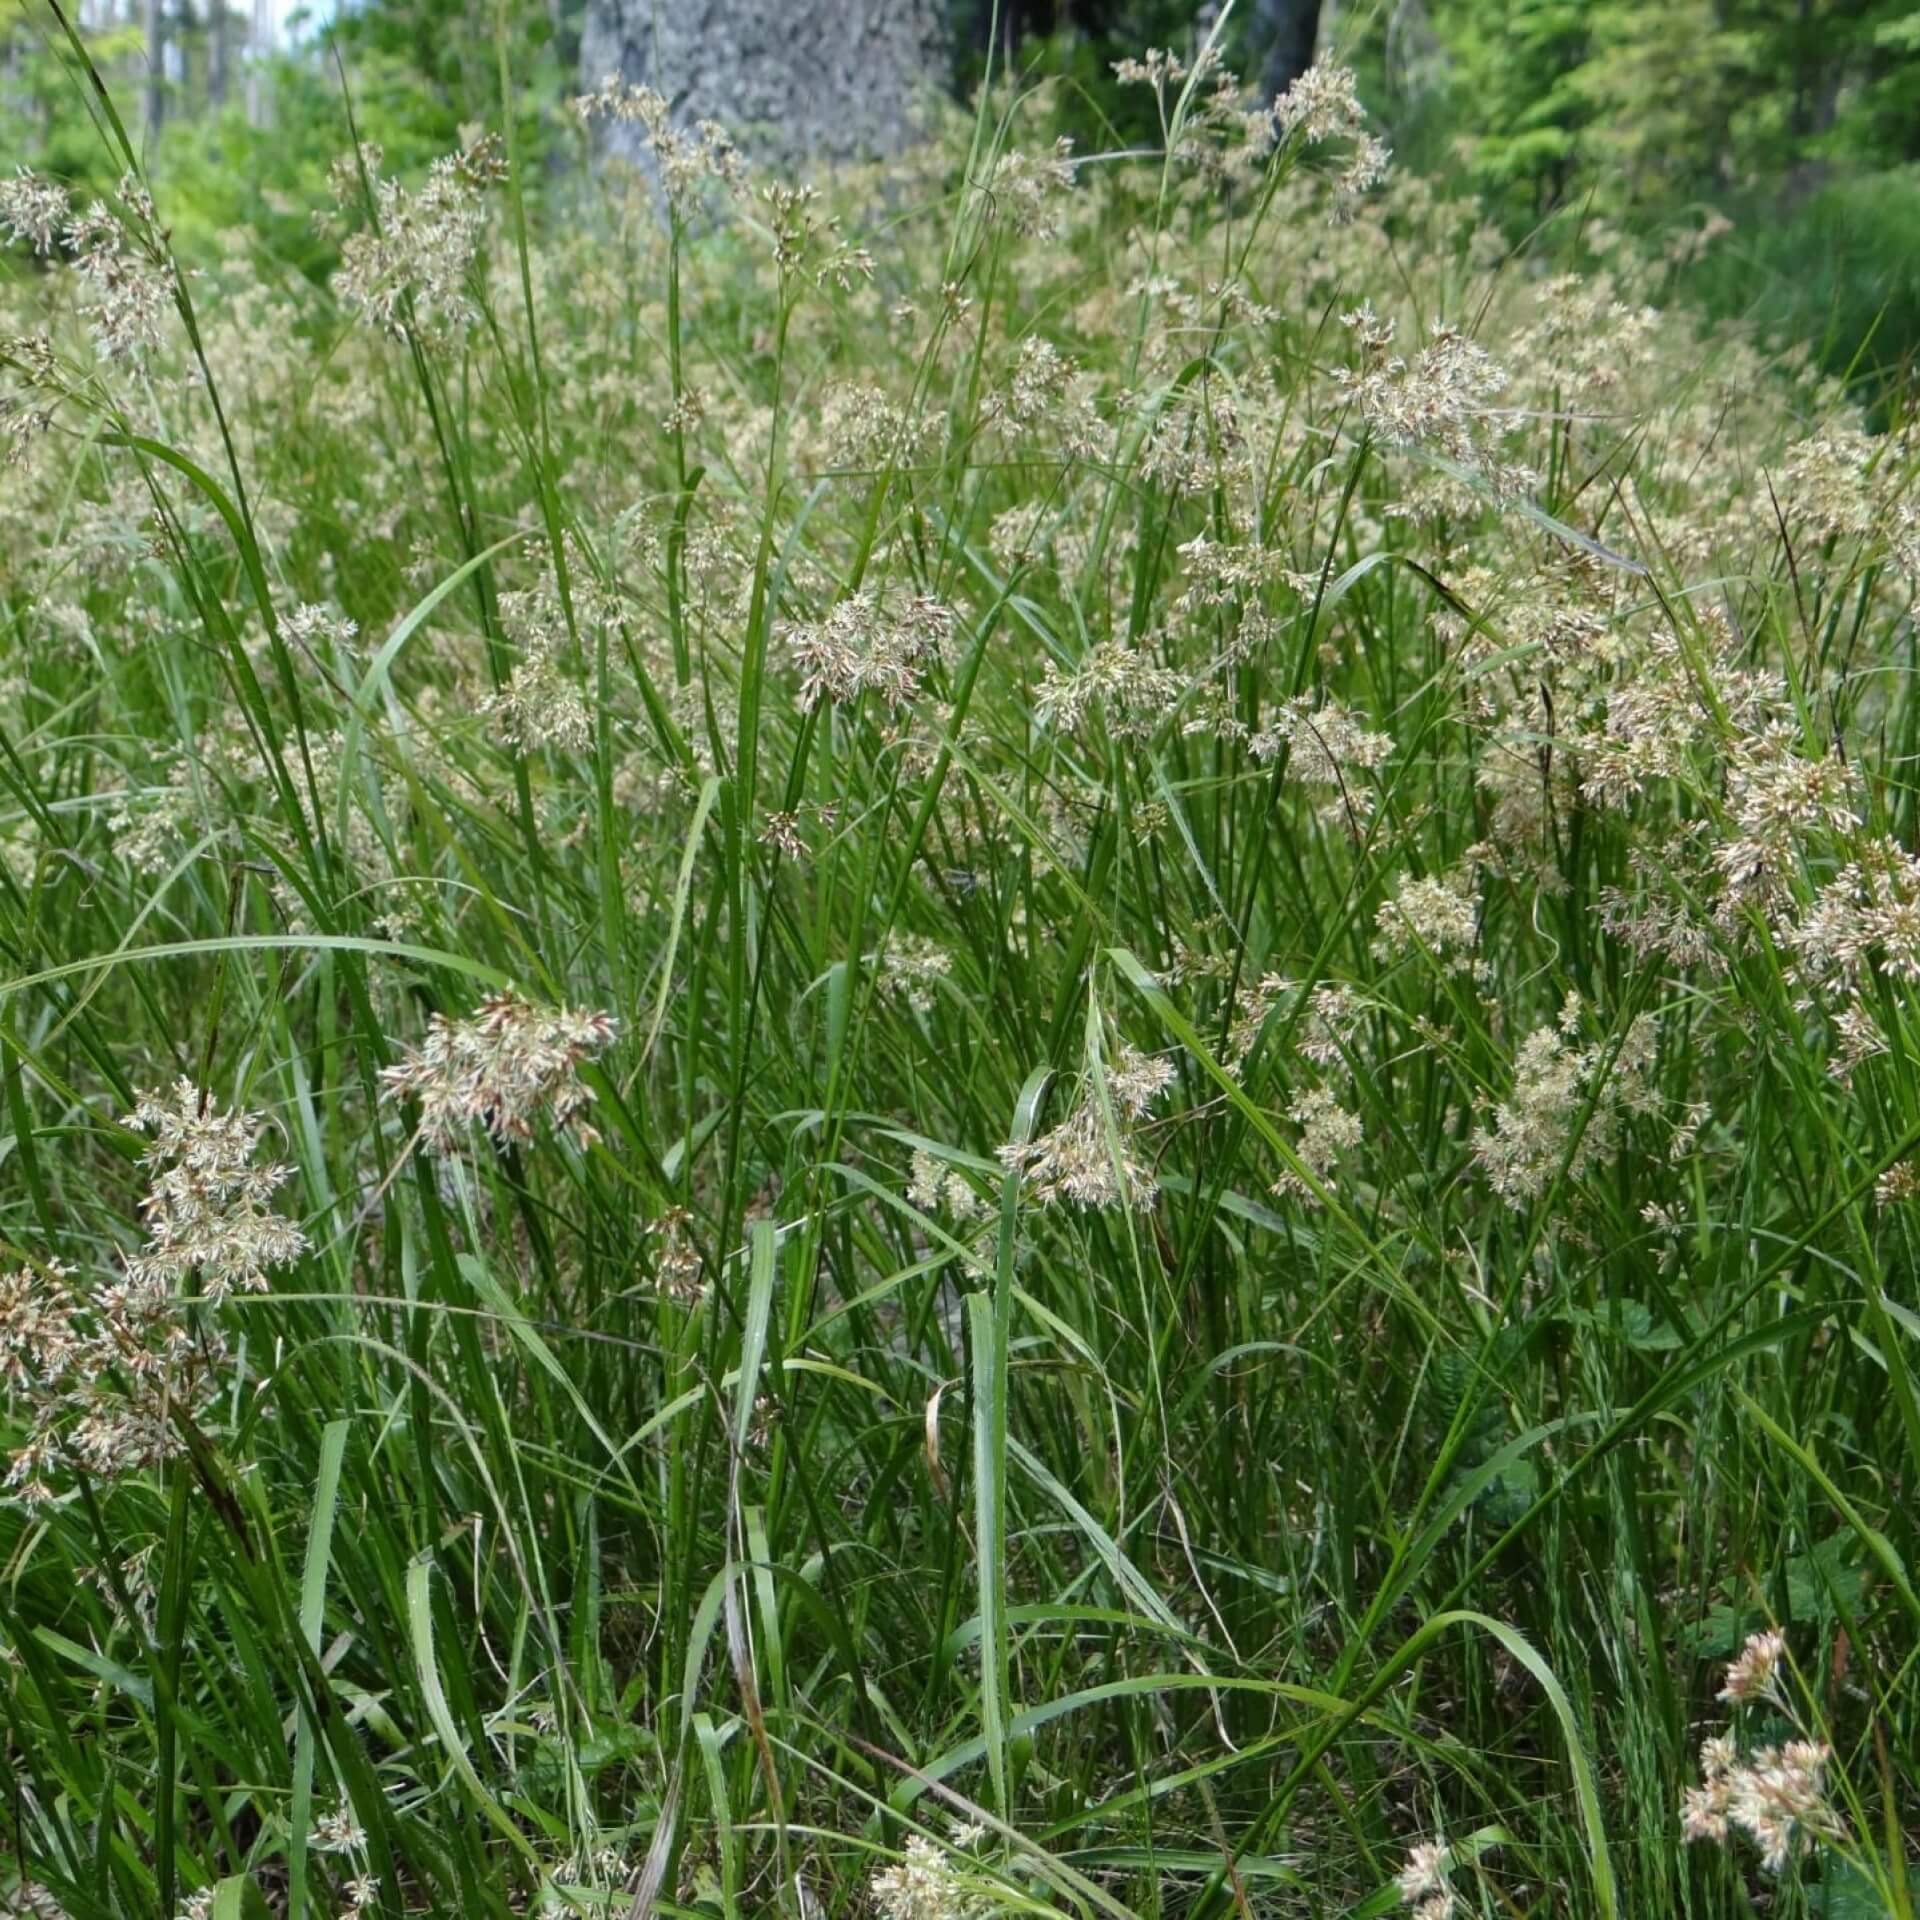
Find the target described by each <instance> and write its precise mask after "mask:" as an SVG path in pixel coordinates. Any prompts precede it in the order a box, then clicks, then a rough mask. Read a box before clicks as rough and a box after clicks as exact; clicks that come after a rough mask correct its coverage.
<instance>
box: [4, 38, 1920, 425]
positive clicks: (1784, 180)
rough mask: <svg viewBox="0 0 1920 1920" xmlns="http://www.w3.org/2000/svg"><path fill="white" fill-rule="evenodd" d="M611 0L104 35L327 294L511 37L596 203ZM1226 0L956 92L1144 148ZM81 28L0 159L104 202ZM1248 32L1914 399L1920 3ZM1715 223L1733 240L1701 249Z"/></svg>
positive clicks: (205, 166) (556, 166)
mask: <svg viewBox="0 0 1920 1920" xmlns="http://www.w3.org/2000/svg"><path fill="white" fill-rule="evenodd" d="M595 3H596V0H344V3H343V4H340V5H338V6H336V5H334V4H332V0H327V3H326V4H323V6H322V7H321V8H320V9H319V10H317V11H316V10H315V9H313V8H311V7H306V8H300V7H297V6H295V5H294V4H293V0H246V5H247V7H248V8H250V11H247V10H243V9H242V8H241V7H239V6H235V5H232V4H228V0H94V4H92V5H89V6H85V7H82V8H81V10H80V16H79V20H80V25H81V27H82V31H83V33H84V36H85V38H86V39H87V41H88V42H89V45H90V48H91V50H92V52H93V54H94V57H95V58H96V60H97V61H98V62H99V63H100V65H101V67H102V69H103V70H104V71H106V72H107V73H108V74H109V75H111V76H113V77H114V79H115V80H116V82H117V86H118V91H119V94H120V97H121V99H122V100H123V102H126V103H129V104H137V106H138V108H139V110H140V113H141V116H142V125H143V130H144V148H145V152H146V154H147V158H148V163H149V166H150V168H151V170H152V172H153V174H154V176H155V178H156V180H157V181H158V183H159V184H160V185H161V187H162V189H163V198H164V202H165V206H166V209H167V213H168V216H169V218H170V219H171V221H172V222H173V225H174V228H175V232H176V237H177V239H178V240H179V242H180V244H181V245H182V247H183V249H184V250H185V251H186V252H187V253H188V254H189V255H191V254H193V253H195V252H196V251H205V250H206V249H209V248H213V247H216V246H218V245H220V244H223V243H225V244H230V242H223V239H222V236H225V235H228V234H231V233H233V232H236V231H237V232H239V233H240V234H241V235H243V236H244V238H245V240H246V243H247V244H248V245H249V246H251V247H253V248H254V249H256V250H257V251H258V252H259V253H260V255H261V256H262V257H263V259H271V260H272V261H275V262H277V263H279V265H280V266H281V267H283V268H284V270H286V271H288V272H295V273H301V274H305V275H308V276H310V277H313V278H324V277H325V275H326V274H327V272H328V271H329V270H330V268H331V266H332V264H333V243H332V241H331V239H330V237H329V236H328V234H327V233H326V232H325V230H324V229H322V228H319V227H316V226H315V224H314V222H313V220H312V217H311V214H310V211H309V210H310V209H311V208H312V207H313V206H314V205H315V204H316V203H317V202H319V201H320V200H322V199H323V198H324V181H325V175H326V170H327V168H328V166H329V164H330V163H331V161H332V160H333V158H334V156H335V155H336V154H338V153H339V152H340V151H341V150H342V149H343V148H344V147H345V146H346V145H347V144H348V138H349V136H348V120H347V104H346V103H347V100H348V98H349V97H350V99H351V103H352V111H353V114H354V116H355V120H356V123H357V125H358V128H359V131H360V134H361V136H362V138H364V139H367V140H370V141H373V142H376V143H378V144H379V145H380V147H381V148H382V149H383V150H384V152H385V154H386V156H387V160H388V164H389V165H390V167H392V168H393V169H394V170H396V171H398V172H401V173H405V172H407V171H408V170H410V169H412V168H416V167H420V166H424V165H425V163H426V162H427V161H428V160H429V159H430V158H431V157H432V156H433V155H435V154H437V153H440V152H444V151H446V150H447V149H448V148H450V147H452V146H454V145H455V144H457V142H458V140H459V137H460V129H461V128H462V127H463V126H466V125H468V124H470V123H473V122H476V121H482V120H485V121H489V122H491V121H492V120H494V119H495V118H496V117H497V113H498V101H499V83H498V70H497V64H496V38H495V36H496V31H497V27H498V26H499V25H500V24H504V26H505V30H506V33H507V37H508V43H509V45H510V47H511V48H512V49H513V67H514V82H515V85H516V87H517V88H518V89H519V102H518V110H519V111H520V113H521V114H522V116H523V120H522V125H521V128H520V132H521V136H522V147H521V150H522V152H523V153H527V154H531V155H534V156H536V157H538V158H539V159H540V161H541V162H542V166H541V168H540V177H541V178H543V179H544V180H545V181H546V182H547V183H548V185H549V187H550V189H551V190H552V191H555V192H572V191H577V190H578V184H579V181H580V178H581V161H582V159H583V152H582V149H581V148H580V146H579V143H578V135H577V134H576V133H575V132H574V131H573V130H572V129H571V128H570V126H569V123H568V122H567V121H566V119H565V118H564V117H563V116H562V114H561V113H560V111H559V108H560V105H561V102H562V101H563V100H564V99H565V97H566V96H567V94H568V93H569V92H571V91H572V90H574V88H575V86H576V84H577V83H578V82H579V80H580V78H581V76H580V73H579V65H580V51H579V50H580V43H581V29H582V23H583V20H584V16H585V13H586V10H587V8H588V7H589V6H590V5H593V4H595ZM653 3H654V4H658V5H663V6H671V5H673V4H674V3H675V0H653ZM1216 11H1217V8H1216V7H1215V6H1212V5H1196V4H1195V0H953V13H952V19H953V36H952V69H951V72H950V73H948V74H945V75H941V76H938V78H939V79H940V80H941V81H942V82H943V83H945V84H947V85H949V86H950V87H951V88H952V90H953V91H954V92H955V93H956V94H958V95H961V96H964V95H965V94H966V93H967V92H968V91H969V90H970V89H971V88H972V87H973V86H974V85H975V84H977V82H978V80H979V79H980V77H981V75H982V74H983V73H984V72H985V71H986V70H987V67H988V64H989V58H990V57H991V59H992V60H993V62H994V64H995V65H996V66H997V65H998V64H999V63H1000V62H1001V61H1003V60H1006V61H1010V62H1011V64H1012V65H1013V66H1014V67H1015V68H1016V69H1017V70H1021V71H1028V72H1033V73H1040V72H1045V73H1049V74H1054V75H1057V76H1059V80H1058V83H1057V84H1056V85H1055V86H1054V87H1053V88H1051V89H1050V96H1051V99H1052V103H1053V111H1054V112H1055V113H1056V114H1057V115H1058V116H1059V118H1060V121H1061V124H1062V126H1063V127H1064V129H1065V130H1066V131H1069V132H1071V133H1072V134H1073V135H1074V136H1075V139H1076V142H1077V144H1078V145H1079V147H1080V149H1081V150H1082V151H1088V152H1093V151H1099V150H1101V149H1103V148H1105V147H1109V146H1111V145H1113V144H1116V143H1132V142H1135V141H1143V140H1150V139H1151V138H1152V137H1153V133H1154V129H1153V127H1152V126H1151V124H1150V123H1149V121H1147V120H1143V119H1142V117H1141V116H1142V115H1143V114H1148V115H1150V112H1151V102H1150V100H1149V98H1148V96H1146V95H1145V94H1144V93H1143V92H1141V91H1140V90H1138V89H1135V90H1123V89H1119V88H1116V87H1115V85H1114V84H1113V80H1112V74H1111V62H1112V61H1113V60H1114V59H1115V58H1117V57H1119V56H1120V55H1122V54H1126V53H1138V52H1140V51H1141V50H1142V49H1143V48H1145V47H1147V46H1150V45H1160V46H1169V47H1173V48H1175V49H1181V48H1190V47H1192V46H1193V45H1195V44H1197V43H1198V42H1199V40H1200V39H1201V38H1203V37H1204V36H1205V34H1206V33H1207V32H1208V31H1209V30H1210V29H1211V27H1212V26H1213V24H1214V17H1215V13H1216ZM56 36H57V29H56V28H55V26H54V23H53V20H52V16H51V15H50V13H49V11H48V9H47V7H46V5H45V4H44V0H0V152H3V153H4V154H5V155H6V157H7V159H8V161H9V162H16V163H19V164H24V165H28V166H32V167H36V168H39V169H43V170H46V171H51V172H53V173H56V174H58V175H61V176H63V177H65V178H67V179H70V180H73V181H76V182H78V183H82V184H88V185H95V186H97V185H100V184H104V183H102V182H100V181H98V180H97V179H95V178H94V177H93V176H95V175H96V174H97V173H98V171H99V169H100V166H101V164H102V163H101V161H100V158H99V155H100V152H101V148H100V143H99V142H98V141H97V140H96V139H95V138H94V137H93V134H92V130H91V128H90V127H89V125H88V121H87V114H88V102H87V98H86V96H85V94H84V92H83V90H82V89H81V88H80V87H79V86H78V85H77V84H76V81H75V76H74V73H73V68H72V62H71V60H70V59H68V58H66V57H65V56H64V55H63V52H62V50H61V49H60V47H59V46H58V44H57V38H56ZM1224 38H1225V42H1226V45H1227V48H1228V52H1229V57H1230V59H1231V61H1232V63H1233V64H1234V65H1235V67H1236V69H1237V70H1238V71H1239V72H1241V73H1242V74H1244V75H1246V76H1247V77H1248V79H1249V82H1250V84H1253V85H1256V86H1261V87H1263V88H1266V87H1274V86H1276V85H1284V83H1285V80H1286V79H1287V78H1288V77H1289V73H1290V69H1291V68H1292V67H1293V66H1295V65H1297V63H1298V60H1299V58H1300V57H1301V52H1302V49H1304V48H1308V47H1311V46H1313V45H1315V44H1317V45H1318V46H1319V47H1321V48H1322V49H1328V48H1332V49H1337V50H1338V51H1339V53H1340V54H1341V56H1342V57H1343V58H1345V59H1347V60H1349V61H1351V62H1352V63H1353V64H1355V65H1356V66H1357V67H1358V68H1359V69H1360V71H1361V73H1362V75H1363V78H1364V82H1365V91H1366V93H1367V96H1368V104H1369V106H1370V108H1371V109H1372V110H1373V112H1374V113H1375V115H1376V116H1377V118H1378V119H1379V120H1380V122H1381V123H1382V124H1383V126H1384V127H1385V129H1386V130H1387V133H1388V137H1389V138H1390V139H1391V141H1392V143H1393V146H1394V148H1395V151H1396V154H1397V156H1398V158H1399V160H1400V162H1401V164H1403V165H1406V166H1410V167H1413V168H1416V169H1418V170H1420V171H1423V172H1425V173H1428V174H1430V175H1432V176H1434V177H1435V178H1436V179H1437V180H1439V181H1440V182H1442V183H1443V184H1444V185H1446V186H1448V187H1450V188H1452V189H1454V190H1470V191H1472V192H1474V193H1476V194H1478V195H1479V196H1480V197H1481V198H1482V199H1483V201H1484V202H1485V204H1486V207H1487V210H1488V213H1489V216H1490V217H1491V218H1492V219H1493V220H1494V221H1495V222H1497V223H1498V224H1499V225H1500V226H1501V227H1502V228H1503V229H1504V230H1505V231H1506V232H1507V234H1508V235H1509V237H1510V238H1511V239H1512V240H1513V241H1515V242H1516V243H1525V244H1527V246H1528V247H1529V249H1530V255H1531V257H1532V258H1535V259H1537V260H1541V261H1544V262H1548V263H1552V264H1562V263H1564V264H1569V265H1572V264H1579V265H1583V266H1591V265H1592V264H1593V259H1594V257H1595V255H1597V254H1604V251H1605V246H1606V241H1607V236H1608V235H1609V234H1610V233H1614V232H1618V231H1619V230H1620V229H1621V228H1623V227H1624V228H1628V229H1630V230H1631V231H1633V233H1634V234H1635V235H1636V236H1637V237H1639V238H1640V239H1642V240H1646V239H1648V238H1651V239H1652V240H1653V241H1654V242H1655V244H1656V245H1659V244H1666V245H1668V246H1670V248H1671V250H1672V252H1673V256H1674V258H1675V260H1676V264H1678V263H1679V262H1680V261H1682V260H1683V259H1684V260H1688V261H1689V286H1690V294H1691V297H1692V298H1694V299H1696V300H1699V299H1704V300H1706V301H1707V302H1708V303H1709V304H1710V305H1711V306H1712V307H1713V308H1715V309H1716V310H1717V311H1719V312H1722V313H1725V314H1728V315H1734V314H1738V315H1741V316H1744V317H1746V318H1747V319H1749V320H1751V321H1753V322H1754V323H1755V324H1757V325H1758V327H1759V328H1760V329H1761V331H1762V332H1763V334H1765V335H1766V336H1768V337H1769V338H1771V339H1774V340H1777V341H1782V342H1792V341H1800V342H1804V343H1805V344H1806V346H1807V347H1808V349H1809V350H1810V351H1811V352H1812V353H1813V354H1814V355H1815V356H1816V357H1817V359H1818V360H1819V361H1820V362H1821V364H1822V365H1824V366H1825V367H1827V368H1829V369H1830V370H1832V371H1835V372H1841V373H1846V374H1848V375H1850V376H1851V377H1852V378H1854V379H1855V380H1856V381H1858V382H1859V383H1860V384H1861V385H1862V387H1863V388H1864V389H1866V390H1867V391H1869V392H1873V391H1876V390H1893V389H1897V388H1904V387H1905V386H1906V384H1907V383H1908V381H1909V379H1910V376H1911V373H1912V369H1913V367H1914V364H1915V362H1916V360H1920V0H1378V3H1377V4H1372V5H1352V4H1340V3H1339V0H1239V4H1238V5H1236V6H1235V7H1234V8H1233V9H1232V10H1230V11H1229V13H1228V16H1227V22H1226V26H1225V29H1224ZM598 77H599V76H597V75H596V76H589V78H590V79H597V78H598ZM343 81H344V83H345V84H344V85H343ZM1722 222H1726V223H1729V224H1728V225H1727V226H1726V227H1725V229H1724V230H1723V229H1722V225H1721V223H1722ZM1703 226H1708V227H1710V229H1711V231H1713V232H1714V233H1715V234H1716V236H1717V237H1716V238H1715V239H1714V241H1713V243H1712V245H1711V246H1709V247H1707V248H1705V249H1704V250H1703V249H1701V248H1699V246H1698V236H1699V235H1700V233H1701V230H1702V228H1703ZM1695 253H1699V254H1700V255H1701V257H1700V258H1699V259H1698V260H1697V261H1694V260H1692V255H1693V254H1695Z"/></svg>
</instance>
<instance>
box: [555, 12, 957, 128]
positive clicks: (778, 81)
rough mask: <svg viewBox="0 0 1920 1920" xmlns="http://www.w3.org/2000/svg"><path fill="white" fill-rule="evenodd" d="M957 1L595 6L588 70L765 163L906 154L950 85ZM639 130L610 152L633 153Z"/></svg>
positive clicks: (585, 48)
mask: <svg viewBox="0 0 1920 1920" xmlns="http://www.w3.org/2000/svg"><path fill="white" fill-rule="evenodd" d="M946 17H947V7H946V4H945V0H587V14H586V24H585V28H584V31H583V33H582V36H581V48H580V74H581V79H582V80H583V81H584V83H585V84H586V85H587V86H588V87H589V88H592V87H597V86H598V85H599V84H600V83H601V81H603V80H605V79H606V78H607V77H608V76H609V75H615V74H617V75H618V76H619V77H620V78H622V79H624V80H628V81H634V82H642V81H643V82H645V83H646V84H647V85H648V86H651V87H654V88H656V89H657V90H658V91H659V92H661V93H663V94H665V95H666V96H667V98H668V99H669V100H671V101H672V102H673V105H674V113H675V116H676V118H678V119H681V120H683V121H689V122H690V121H694V120H718V121H719V122H721V123H722V124H723V125H724V126H725V127H726V129H727V130H728V132H730V133H731V134H732V135H733V136H734V138H735V139H736V140H738V141H739V142H740V144H741V145H742V146H743V147H744V148H746V149H747V150H748V151H749V152H751V153H752V154H753V155H754V156H755V157H756V158H758V159H762V160H767V161H772V162H775V163H786V164H789V165H791V164H800V163H804V162H807V161H810V160H849V159H861V158H869V157H873V156H877V155H882V154H887V153H893V152H896V151H898V150H899V148H901V147H902V146H904V145H906V144H907V143H908V142H910V141H911V140H912V138H913V136H914V134H915V132H916V130H917V129H918V128H919V127H920V125H921V123H922V119H923V115H922V113H921V106H922V103H923V101H924V100H925V99H926V98H927V97H928V96H930V95H931V94H933V93H936V92H940V91H943V90H944V89H945V87H946V85H947V81H948V77H949V49H948V46H947V34H946ZM633 132H634V130H633V129H632V128H631V127H626V126H620V125H615V126H613V127H612V128H611V129H610V130H609V135H608V140H609V145H610V146H612V147H613V149H614V150H615V151H617V152H618V151H625V152H626V153H627V154H628V155H629V157H632V156H633V155H634V153H635V151H636V147H637V142H635V141H633V139H632V135H633Z"/></svg>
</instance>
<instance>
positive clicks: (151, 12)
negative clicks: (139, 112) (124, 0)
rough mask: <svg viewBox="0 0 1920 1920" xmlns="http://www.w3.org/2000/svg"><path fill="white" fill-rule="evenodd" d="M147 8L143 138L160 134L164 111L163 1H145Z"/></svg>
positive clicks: (165, 21) (165, 31) (164, 27)
mask: <svg viewBox="0 0 1920 1920" xmlns="http://www.w3.org/2000/svg"><path fill="white" fill-rule="evenodd" d="M146 8H147V20H146V26H147V138H148V139H149V140H151V139H152V138H153V137H154V135H155V134H157V133H158V132H159V131H160V121H161V117H162V116H163V115H164V114H165V112H166V110H167V9H166V0H146Z"/></svg>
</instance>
